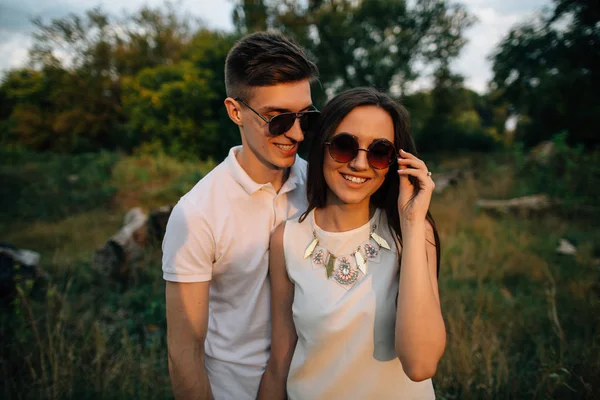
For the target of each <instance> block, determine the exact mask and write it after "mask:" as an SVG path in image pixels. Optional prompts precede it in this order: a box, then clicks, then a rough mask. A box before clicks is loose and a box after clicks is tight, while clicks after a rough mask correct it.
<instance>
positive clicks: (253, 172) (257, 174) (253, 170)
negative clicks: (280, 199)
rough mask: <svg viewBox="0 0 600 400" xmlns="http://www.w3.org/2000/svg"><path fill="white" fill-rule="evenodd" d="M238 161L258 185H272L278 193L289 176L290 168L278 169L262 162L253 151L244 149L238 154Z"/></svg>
mask: <svg viewBox="0 0 600 400" xmlns="http://www.w3.org/2000/svg"><path fill="white" fill-rule="evenodd" d="M236 159H237V161H238V163H239V164H240V166H241V167H242V169H243V170H244V171H246V173H247V174H248V176H249V177H250V178H251V179H252V180H253V181H254V182H256V183H260V184H265V183H270V184H271V185H272V186H273V188H274V189H275V191H276V192H279V190H280V189H281V187H282V186H283V184H284V183H285V181H286V180H287V178H288V176H289V175H290V171H291V167H290V168H276V167H275V166H272V165H269V164H268V163H266V162H264V161H262V160H260V159H259V158H258V157H256V155H255V154H254V153H252V151H250V150H249V149H246V148H245V147H242V148H241V150H240V151H238V152H237V153H236Z"/></svg>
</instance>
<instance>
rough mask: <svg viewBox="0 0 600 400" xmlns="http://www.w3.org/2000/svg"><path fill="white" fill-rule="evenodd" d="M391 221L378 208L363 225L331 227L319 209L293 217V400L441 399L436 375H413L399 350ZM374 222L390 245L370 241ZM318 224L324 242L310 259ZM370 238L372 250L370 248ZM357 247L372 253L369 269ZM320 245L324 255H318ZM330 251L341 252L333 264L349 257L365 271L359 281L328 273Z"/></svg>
mask: <svg viewBox="0 0 600 400" xmlns="http://www.w3.org/2000/svg"><path fill="white" fill-rule="evenodd" d="M386 221H387V220H386V216H385V212H383V211H380V210H377V211H376V212H375V214H374V215H373V218H371V221H369V223H367V224H365V225H363V226H361V227H359V228H356V229H353V230H351V231H347V232H326V231H324V230H322V229H320V228H319V227H318V226H317V225H316V224H315V222H314V210H313V211H311V212H310V214H309V215H308V216H307V218H306V219H305V220H304V221H303V222H302V223H299V222H298V220H297V219H294V220H288V221H287V222H286V227H285V231H284V239H283V243H284V254H285V261H286V267H287V273H288V276H289V278H290V280H291V281H292V283H293V284H294V288H295V292H294V302H293V306H292V311H293V317H294V323H295V326H296V331H297V333H298V343H297V345H296V349H295V351H294V355H293V358H292V362H291V366H290V372H289V376H288V381H287V391H288V397H289V398H290V399H291V400H298V399H307V400H308V399H310V400H318V399H328V400H329V399H345V400H352V399H357V400H358V399H360V400H365V399H428V400H429V399H435V393H434V390H433V384H432V382H431V379H428V380H425V381H423V382H413V381H411V380H410V379H409V378H408V377H407V376H406V374H405V373H404V370H403V369H402V364H401V363H400V361H399V360H398V358H397V355H396V352H395V350H394V330H395V322H396V298H397V294H398V277H399V275H398V273H399V265H398V255H397V252H396V245H395V242H394V240H393V238H392V235H391V234H390V232H389V228H388V226H387V223H386ZM374 224H375V225H376V230H375V232H376V233H377V234H378V235H380V236H381V237H383V238H384V239H385V240H386V241H387V242H388V244H389V245H390V247H391V250H386V249H383V248H379V246H378V245H377V243H376V242H375V241H374V240H373V239H370V240H369V235H370V233H371V229H372V227H373V225H374ZM313 228H314V229H315V231H316V234H317V237H318V239H319V244H318V246H317V248H316V249H315V250H314V251H313V256H311V257H309V258H307V259H304V252H305V250H306V247H307V246H308V244H309V243H310V242H311V241H312V239H313ZM366 244H370V245H371V248H370V249H369V250H371V251H370V252H365V245H366ZM358 246H362V247H361V253H362V254H363V255H364V257H365V258H366V259H367V271H366V272H367V273H366V275H364V274H363V273H362V272H361V271H360V270H358V268H357V266H356V260H355V257H353V256H350V255H351V254H352V253H353V252H354V251H355V250H356V249H357V247H358ZM320 250H322V251H323V252H322V253H321V255H324V256H325V257H321V258H319V257H315V255H316V254H318V253H319V251H320ZM328 250H329V251H331V252H332V253H333V254H335V255H336V256H337V260H338V261H336V264H335V269H334V271H337V269H338V267H339V265H340V263H339V260H340V258H341V257H342V256H344V255H346V256H347V261H349V263H350V264H351V270H352V271H356V272H358V276H357V278H356V281H355V282H354V283H352V284H348V285H345V284H342V283H338V281H336V279H335V272H334V275H332V276H331V277H330V278H329V279H328V278H327V274H326V268H325V263H326V261H327V251H328ZM375 253H376V254H375ZM369 256H371V257H369Z"/></svg>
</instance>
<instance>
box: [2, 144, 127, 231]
mask: <svg viewBox="0 0 600 400" xmlns="http://www.w3.org/2000/svg"><path fill="white" fill-rule="evenodd" d="M118 158H119V155H118V154H116V153H109V152H105V151H103V152H99V153H83V154H78V155H74V156H69V155H58V154H50V153H46V154H39V153H31V152H28V151H18V150H15V149H3V150H2V152H1V153H0V160H2V161H1V162H0V180H1V181H2V185H1V186H0V191H1V193H0V210H2V212H1V214H0V221H4V222H7V221H10V220H20V219H25V220H31V219H57V218H61V217H65V216H67V215H70V214H73V213H77V212H81V211H85V210H89V209H92V208H98V207H104V206H106V205H107V203H108V202H109V201H110V199H111V198H112V196H113V195H114V193H115V192H116V187H114V186H112V185H111V184H110V176H111V171H112V168H113V166H114V165H115V163H116V162H117V160H118Z"/></svg>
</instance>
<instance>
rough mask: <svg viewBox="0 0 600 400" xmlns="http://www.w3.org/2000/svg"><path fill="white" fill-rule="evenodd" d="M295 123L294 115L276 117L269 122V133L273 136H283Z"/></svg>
mask: <svg viewBox="0 0 600 400" xmlns="http://www.w3.org/2000/svg"><path fill="white" fill-rule="evenodd" d="M294 122H296V114H280V115H276V116H274V117H273V119H271V122H269V133H270V134H271V135H273V136H279V135H283V134H284V133H286V132H287V131H289V130H290V129H291V128H292V125H294Z"/></svg>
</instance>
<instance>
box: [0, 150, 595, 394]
mask: <svg viewBox="0 0 600 400" xmlns="http://www.w3.org/2000/svg"><path fill="white" fill-rule="evenodd" d="M452 164H453V165H452V166H451V165H450V164H442V165H441V166H440V168H450V167H455V166H461V167H464V168H471V167H470V164H469V161H468V160H464V159H463V160H452ZM161 165H162V166H161ZM209 167H210V166H199V165H197V164H186V165H182V164H179V163H175V162H174V161H172V160H167V159H165V160H162V161H160V160H158V161H157V163H156V165H154V164H153V163H152V160H151V159H149V158H147V157H146V156H137V157H134V158H129V159H124V160H120V161H119V163H118V164H117V166H116V169H115V170H114V174H113V179H114V182H115V185H116V186H117V187H118V188H119V189H118V194H117V196H116V201H115V203H114V204H113V205H112V208H110V209H102V210H100V209H99V210H93V211H89V212H86V213H82V214H78V215H74V216H71V217H69V218H66V219H64V220H61V221H58V222H54V223H50V222H34V223H33V224H24V223H13V224H11V225H10V226H8V227H6V229H5V231H6V235H5V237H6V240H7V241H10V242H11V243H13V244H15V245H18V246H22V247H25V248H32V249H36V250H38V251H40V252H41V253H42V260H43V266H44V268H45V269H47V270H48V271H49V273H50V275H51V277H52V278H51V281H50V283H49V285H48V287H47V288H46V290H45V291H40V293H41V295H40V296H41V298H40V296H37V297H36V296H34V294H35V293H36V290H35V288H31V286H30V284H29V283H28V282H26V281H24V282H21V283H20V285H19V287H20V289H21V295H20V296H19V298H18V299H17V301H16V304H15V307H14V313H13V314H11V315H10V318H3V319H2V320H1V321H0V330H1V331H2V333H3V334H4V335H6V334H8V336H9V337H11V338H12V339H11V340H9V341H8V343H9V346H5V348H4V349H3V350H2V357H0V373H2V376H1V377H0V381H2V382H3V385H2V386H3V387H2V388H0V396H2V397H3V398H17V399H21V398H22V399H30V398H50V399H63V398H64V399H72V398H111V399H113V398H115V399H121V398H122V399H131V398H140V399H155V398H157V399H158V398H161V399H162V398H168V397H170V396H171V394H170V387H169V380H168V371H167V360H166V351H165V349H166V346H165V340H164V339H165V332H166V326H165V321H164V292H163V291H164V284H163V282H162V279H161V276H160V259H159V251H158V249H156V250H155V251H154V252H152V253H151V254H149V255H148V257H147V259H146V260H145V261H144V262H142V265H143V266H145V268H142V269H141V270H138V271H137V272H136V276H135V277H134V278H135V282H136V284H135V285H129V286H122V285H117V284H114V283H111V282H108V281H106V280H105V279H104V278H103V277H100V276H97V275H95V274H94V273H93V272H92V271H90V268H89V262H90V258H91V254H92V252H93V250H94V249H95V248H96V247H98V246H100V245H101V244H102V243H103V242H104V240H106V238H107V237H108V236H110V235H111V234H112V233H113V232H114V231H115V230H116V229H118V227H119V226H120V225H121V219H122V216H123V211H124V210H126V209H127V208H128V207H129V206H131V205H140V206H143V207H145V208H151V207H154V206H156V205H162V204H164V203H170V202H173V201H175V200H176V199H177V198H178V196H179V195H180V192H182V191H183V192H185V191H186V190H187V189H189V187H191V185H192V184H193V178H194V174H202V173H204V172H205V170H203V168H205V169H208V168H209ZM477 172H478V175H477V176H478V178H477V179H473V178H468V179H465V180H463V181H462V182H460V183H459V185H458V186H457V187H454V188H450V189H448V190H447V191H446V192H445V193H444V194H443V195H440V196H435V198H434V200H433V204H432V212H433V215H434V217H435V219H436V222H437V225H438V228H439V231H440V235H441V239H442V270H441V274H440V282H439V286H440V294H441V299H442V303H443V304H442V307H443V313H444V317H445V320H446V327H447V330H448V345H447V349H446V352H445V354H444V357H443V358H442V360H441V362H440V365H439V368H438V372H437V374H436V376H435V378H434V385H435V387H436V392H437V396H438V398H439V399H521V398H522V399H547V398H557V399H558V398H560V399H563V398H565V399H585V398H588V399H592V398H594V396H593V394H594V393H598V392H600V383H599V377H600V300H599V298H600V283H599V282H600V280H599V273H600V270H599V264H598V260H597V259H598V254H597V248H598V241H599V240H600V235H599V234H598V232H596V228H597V222H596V221H567V220H565V219H563V218H561V217H557V216H552V215H548V216H538V217H534V218H530V219H527V218H523V217H519V216H506V217H492V216H490V215H487V214H485V213H483V212H480V211H479V210H477V209H476V207H475V206H474V204H475V201H476V199H477V198H478V197H480V196H486V197H497V198H505V197H507V196H508V195H509V193H510V189H511V188H512V187H513V185H514V181H513V175H514V174H513V173H512V170H511V168H510V166H503V165H500V166H497V167H496V166H493V165H492V166H490V167H489V168H488V170H481V171H477ZM144 176H147V177H146V178H144ZM561 237H570V238H574V239H576V242H577V247H578V255H577V256H576V257H567V256H558V255H556V254H555V252H554V249H555V247H556V244H557V241H558V239H559V238H561ZM30 292H31V293H32V296H29V295H28V294H29V293H30Z"/></svg>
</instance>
